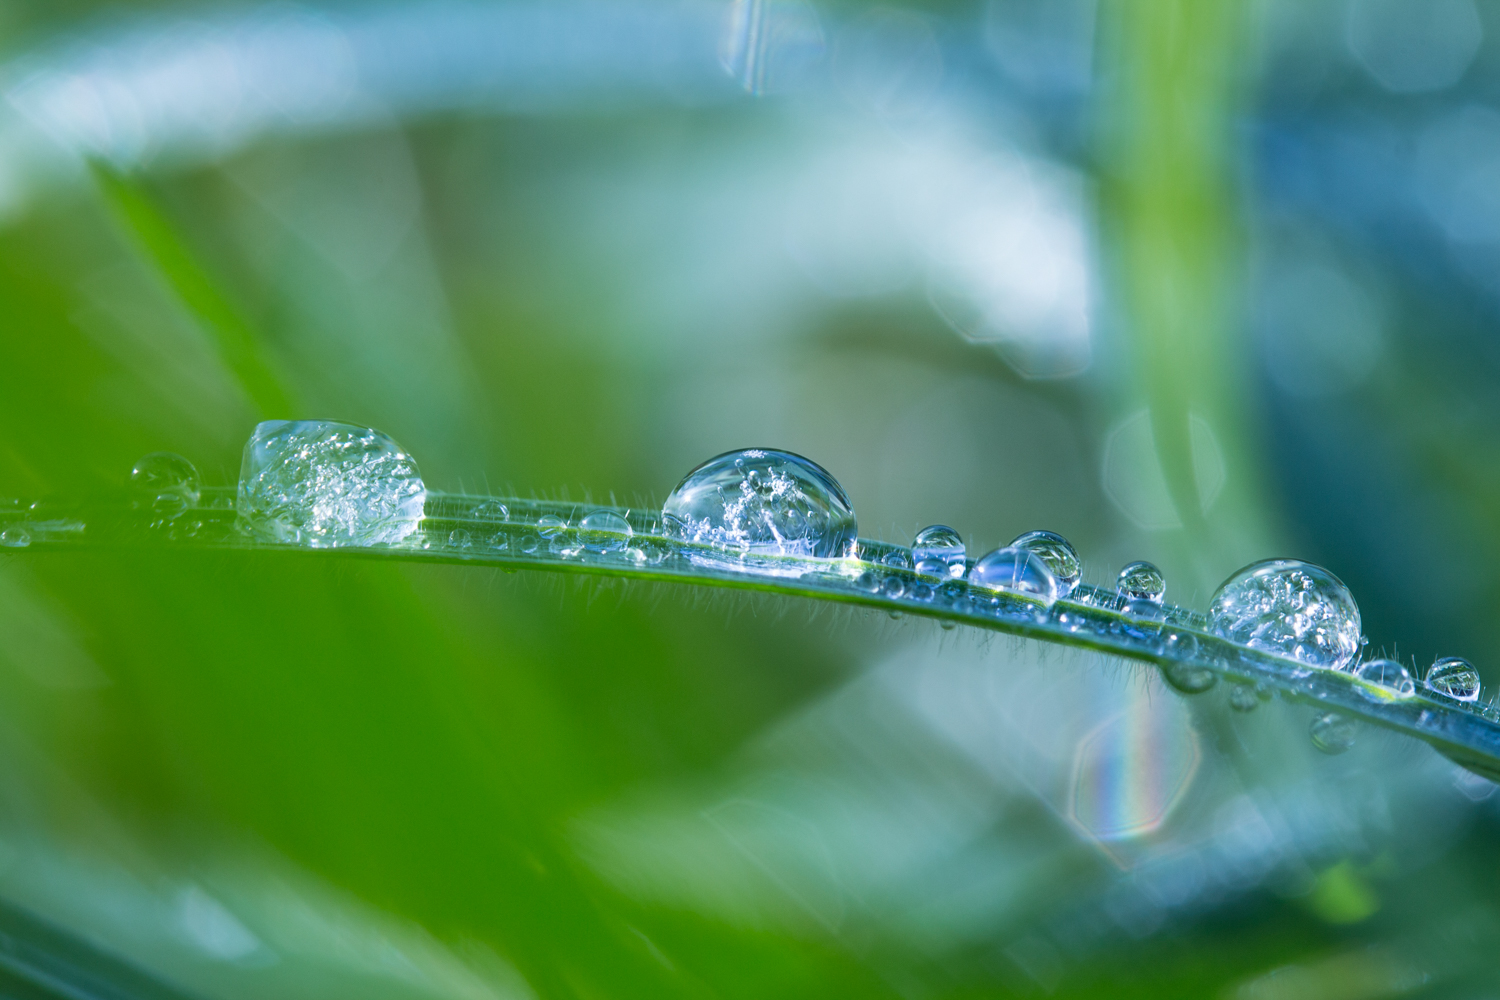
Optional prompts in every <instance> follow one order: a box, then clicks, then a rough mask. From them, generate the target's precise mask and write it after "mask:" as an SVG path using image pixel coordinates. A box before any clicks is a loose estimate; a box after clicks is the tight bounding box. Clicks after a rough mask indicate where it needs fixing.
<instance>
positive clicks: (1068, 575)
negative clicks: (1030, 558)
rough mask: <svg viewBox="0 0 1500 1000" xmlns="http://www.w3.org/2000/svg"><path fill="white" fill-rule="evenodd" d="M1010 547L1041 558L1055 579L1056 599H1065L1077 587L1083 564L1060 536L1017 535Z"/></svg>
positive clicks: (1052, 534)
mask: <svg viewBox="0 0 1500 1000" xmlns="http://www.w3.org/2000/svg"><path fill="white" fill-rule="evenodd" d="M1010 545H1011V548H1014V549H1025V550H1027V551H1028V552H1035V553H1036V554H1037V555H1039V556H1041V557H1042V561H1043V562H1044V563H1046V564H1047V568H1048V569H1050V570H1051V571H1052V575H1053V576H1054V577H1056V578H1057V596H1058V597H1067V596H1068V595H1069V594H1071V593H1072V592H1073V588H1074V587H1076V586H1078V579H1079V577H1081V576H1082V575H1083V563H1081V562H1080V561H1079V559H1078V553H1077V552H1075V551H1074V550H1073V545H1072V543H1071V542H1069V541H1068V540H1067V539H1066V538H1064V537H1063V536H1062V535H1059V534H1057V533H1056V532H1052V531H1028V532H1026V533H1025V534H1024V535H1017V536H1016V540H1015V541H1013V542H1011V543H1010Z"/></svg>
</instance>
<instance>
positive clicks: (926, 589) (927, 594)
mask: <svg viewBox="0 0 1500 1000" xmlns="http://www.w3.org/2000/svg"><path fill="white" fill-rule="evenodd" d="M935 593H937V591H935V590H933V588H932V585H931V584H927V583H914V584H912V585H911V586H910V587H908V588H907V590H906V596H907V597H909V598H911V599H912V600H913V601H921V602H923V603H924V604H925V603H926V602H928V601H930V600H932V595H933V594H935Z"/></svg>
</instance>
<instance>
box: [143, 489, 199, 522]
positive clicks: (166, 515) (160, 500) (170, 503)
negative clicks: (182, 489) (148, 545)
mask: <svg viewBox="0 0 1500 1000" xmlns="http://www.w3.org/2000/svg"><path fill="white" fill-rule="evenodd" d="M189 505H190V501H189V500H188V498H187V497H185V496H183V495H182V494H181V493H158V494H157V495H156V499H154V500H152V501H151V513H153V514H155V515H156V516H157V517H159V518H161V519H162V520H165V521H171V520H175V519H176V518H179V517H181V516H182V515H183V514H186V513H187V509H188V507H189Z"/></svg>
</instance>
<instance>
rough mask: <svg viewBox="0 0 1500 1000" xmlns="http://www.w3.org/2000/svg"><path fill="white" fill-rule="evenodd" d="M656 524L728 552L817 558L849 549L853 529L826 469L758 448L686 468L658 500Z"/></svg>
mask: <svg viewBox="0 0 1500 1000" xmlns="http://www.w3.org/2000/svg"><path fill="white" fill-rule="evenodd" d="M662 528H663V530H664V532H665V533H666V534H667V535H669V536H670V537H673V538H678V539H681V540H683V541H687V542H694V543H697V544H700V545H707V546H711V547H712V548H714V549H717V550H720V551H721V552H724V553H727V554H730V555H740V556H744V555H762V556H790V557H796V558H817V559H831V558H838V557H842V556H845V555H848V554H849V553H850V552H851V551H852V546H853V545H854V543H855V538H856V536H857V534H858V524H857V523H856V521H855V517H854V507H853V506H852V505H851V504H850V503H849V498H848V496H846V495H845V493H844V490H843V487H841V486H839V484H838V481H837V480H835V479H834V478H833V476H831V475H829V474H828V472H827V471H826V470H824V469H823V468H821V467H820V466H818V465H817V464H815V463H813V462H810V461H808V460H807V459H805V458H803V457H801V456H800V455H794V454H792V453H791V452H787V451H771V450H764V449H758V448H756V449H749V450H746V451H732V452H726V453H725V454H723V455H719V456H717V457H715V458H711V459H709V460H708V461H707V462H704V463H703V464H702V465H700V466H698V467H697V468H696V469H694V470H693V471H691V472H689V473H688V474H687V476H685V477H684V478H683V480H682V482H680V483H678V484H677V488H676V489H674V490H673V491H672V495H671V496H669V497H668V498H667V502H666V503H665V504H663V505H662Z"/></svg>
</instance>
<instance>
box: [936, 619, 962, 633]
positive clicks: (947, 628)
mask: <svg viewBox="0 0 1500 1000" xmlns="http://www.w3.org/2000/svg"><path fill="white" fill-rule="evenodd" d="M938 628H940V629H942V630H943V631H944V632H952V631H953V630H954V629H956V628H958V622H950V621H948V620H947V619H946V618H945V619H943V620H942V621H940V622H938Z"/></svg>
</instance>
